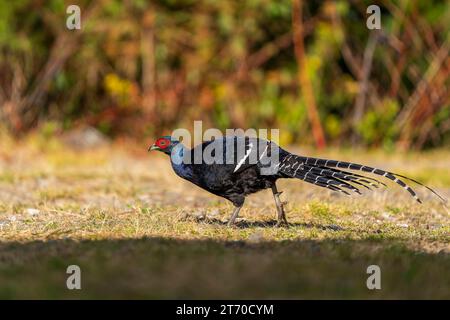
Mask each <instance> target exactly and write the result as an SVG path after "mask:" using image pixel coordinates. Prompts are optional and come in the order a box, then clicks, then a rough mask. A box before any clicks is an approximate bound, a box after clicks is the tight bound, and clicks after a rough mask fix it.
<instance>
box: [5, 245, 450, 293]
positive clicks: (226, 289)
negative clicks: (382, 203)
mask: <svg viewBox="0 0 450 320" xmlns="http://www.w3.org/2000/svg"><path fill="white" fill-rule="evenodd" d="M237 242H239V243H237ZM418 253H419V252H417V251H415V250H412V249H409V248H407V247H405V246H404V245H403V244H402V243H401V241H398V240H397V239H389V240H379V241H374V240H342V241H335V240H331V239H328V240H300V239H299V240H292V239H291V240H288V239H286V240H283V241H273V240H270V241H261V242H258V243H254V242H250V241H245V240H240V241H223V240H218V239H214V238H209V239H203V240H199V239H174V238H163V237H144V238H124V239H103V240H82V241H77V240H73V239H55V240H48V241H32V242H0V298H3V299H17V298H25V299H42V298H47V299H62V298H64V299H67V298H68V299H93V298H96V299H270V298H273V299H295V298H297V299H306V298H313V299H321V298H325V299H337V298H341V299H355V298H359V299H362V298H372V299H373V298H397V299H398V298H402V299H405V298H427V299H430V298H440V299H442V298H449V295H448V287H447V286H446V284H447V283H448V281H450V277H449V271H448V270H450V257H449V255H448V254H438V253H424V252H420V254H418ZM373 264H375V265H378V266H380V268H381V272H382V285H383V290H368V289H367V287H366V280H367V277H368V276H369V275H368V274H367V272H366V271H367V267H368V266H370V265H373ZM70 265H77V266H79V267H80V270H81V287H82V290H68V289H67V286H66V281H67V279H68V277H69V276H70V274H67V272H66V271H67V268H68V266H70ZM268 275H270V276H268Z"/></svg>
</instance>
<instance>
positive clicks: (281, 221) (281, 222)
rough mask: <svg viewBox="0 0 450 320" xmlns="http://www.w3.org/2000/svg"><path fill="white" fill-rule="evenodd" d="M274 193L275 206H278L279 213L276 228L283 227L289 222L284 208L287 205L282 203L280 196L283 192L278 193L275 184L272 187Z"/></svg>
mask: <svg viewBox="0 0 450 320" xmlns="http://www.w3.org/2000/svg"><path fill="white" fill-rule="evenodd" d="M272 193H273V198H274V199H275V205H276V206H277V212H278V219H277V224H276V226H277V227H279V226H281V225H287V224H288V222H287V220H286V214H285V213H284V207H283V205H284V204H285V203H283V202H281V200H280V194H281V193H282V191H281V192H278V190H277V186H276V184H275V183H274V184H273V186H272Z"/></svg>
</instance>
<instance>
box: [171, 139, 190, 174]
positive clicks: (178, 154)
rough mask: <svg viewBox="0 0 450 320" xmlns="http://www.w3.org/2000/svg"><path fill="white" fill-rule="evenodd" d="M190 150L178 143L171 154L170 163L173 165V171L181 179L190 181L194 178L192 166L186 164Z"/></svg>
mask: <svg viewBox="0 0 450 320" xmlns="http://www.w3.org/2000/svg"><path fill="white" fill-rule="evenodd" d="M188 152H189V150H188V149H187V148H186V147H185V146H184V145H183V144H181V143H178V144H177V145H176V146H175V147H173V149H172V152H171V154H170V162H171V164H172V168H173V171H175V173H176V174H177V175H178V176H180V177H181V178H184V179H187V180H189V179H190V178H192V165H191V164H186V163H185V161H184V159H185V156H186V155H187V153H188Z"/></svg>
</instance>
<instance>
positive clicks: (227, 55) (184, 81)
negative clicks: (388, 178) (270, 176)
mask: <svg viewBox="0 0 450 320" xmlns="http://www.w3.org/2000/svg"><path fill="white" fill-rule="evenodd" d="M70 4H77V5H79V6H80V7H81V25H82V27H81V30H68V29H67V28H66V19H67V17H68V16H69V15H68V14H67V13H66V8H67V7H68V6H69V5H70ZM371 4H377V5H379V6H380V8H381V23H382V29H381V30H379V31H377V30H368V28H367V27H366V19H367V17H368V14H367V13H366V9H367V7H368V6H369V5H371ZM449 29H450V9H449V3H448V1H437V0H433V1H408V0H398V1H301V0H246V1H240V0H226V1H215V0H154V1H144V0H124V1H118V0H99V1H73V0H71V1H64V0H46V1H40V0H16V1H9V0H0V120H1V125H0V126H1V127H3V130H7V131H9V132H10V133H12V134H14V135H16V136H19V137H20V136H22V135H23V134H25V133H27V132H29V131H30V130H34V129H36V128H38V129H39V130H43V131H44V132H48V133H50V134H53V133H55V134H59V133H61V132H64V131H67V130H71V129H75V128H79V127H83V126H89V127H94V128H97V129H98V130H100V131H102V132H103V133H104V134H106V135H108V136H111V137H113V138H114V137H119V136H124V135H125V136H131V137H135V138H140V139H142V138H143V137H148V136H154V135H159V134H162V133H170V132H171V131H172V130H173V129H175V128H177V127H187V128H191V127H192V125H193V120H203V121H204V122H205V123H204V125H203V128H206V127H208V126H210V127H217V128H220V129H225V128H244V129H245V128H250V127H253V128H280V129H281V132H280V133H281V138H282V141H281V142H282V143H304V144H312V145H315V146H317V147H323V146H326V145H328V146H329V145H334V146H351V145H352V146H355V145H360V146H365V147H382V148H387V149H389V150H392V149H394V148H396V149H425V148H433V147H445V146H449V145H450V102H449V101H450V99H449V97H450V94H449V74H450V59H449V55H448V53H449V49H450V40H449Z"/></svg>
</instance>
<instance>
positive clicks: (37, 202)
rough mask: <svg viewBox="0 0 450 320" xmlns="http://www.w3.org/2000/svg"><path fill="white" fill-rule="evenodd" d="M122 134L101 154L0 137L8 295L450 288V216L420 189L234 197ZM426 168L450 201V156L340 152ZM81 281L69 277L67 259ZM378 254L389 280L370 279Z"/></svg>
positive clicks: (415, 293)
mask: <svg viewBox="0 0 450 320" xmlns="http://www.w3.org/2000/svg"><path fill="white" fill-rule="evenodd" d="M145 147H146V146H145V145H142V146H136V145H127V147H125V143H121V144H119V143H117V144H114V145H112V146H109V147H104V148H101V149H97V150H91V151H74V150H70V149H67V148H64V147H63V146H62V145H61V144H60V143H59V142H58V141H57V140H54V139H51V140H43V138H41V137H35V136H34V137H30V138H28V140H26V141H23V142H21V143H17V142H14V141H12V140H8V139H7V138H3V139H2V140H1V141H0V239H1V243H0V297H3V298H44V297H47V298H71V297H75V298H377V297H378V298H450V295H449V292H450V274H449V271H448V270H450V268H449V267H450V258H449V252H450V251H449V232H450V224H449V214H448V212H447V211H446V210H445V209H444V208H443V206H442V205H440V204H439V202H438V201H437V200H436V198H435V197H433V196H432V195H430V194H429V193H428V192H427V191H426V190H424V189H423V188H416V189H417V190H418V191H419V194H420V195H421V197H422V198H423V200H424V204H423V205H418V204H416V203H415V202H414V201H412V200H411V198H409V197H408V194H407V193H406V192H404V190H402V189H401V188H396V187H394V186H391V188H389V189H388V190H380V191H377V192H374V193H371V194H366V195H364V196H359V197H358V196H355V197H344V196H340V195H337V194H333V193H330V192H328V191H323V190H322V189H320V188H318V187H314V186H311V185H307V184H305V183H303V182H300V181H293V180H292V181H282V182H281V183H280V186H279V189H281V190H283V191H285V193H284V194H283V196H282V198H284V199H286V200H289V205H288V220H289V222H290V223H291V225H290V227H289V228H274V227H273V225H274V219H275V206H274V204H273V200H272V196H271V193H270V191H263V192H261V193H258V194H256V195H253V196H251V197H249V199H248V200H247V203H246V206H245V207H244V209H243V210H242V211H241V217H242V219H241V220H240V222H239V223H238V226H237V227H236V228H228V227H227V226H226V225H225V221H226V220H227V219H228V217H229V215H230V213H231V210H232V206H231V205H230V204H228V203H226V201H225V200H222V199H220V198H217V197H216V196H214V195H210V194H208V193H206V192H205V191H203V190H200V189H198V188H197V187H194V186H192V185H191V184H189V183H187V182H184V181H183V180H181V179H179V178H178V177H176V176H175V174H174V173H173V172H172V170H171V168H170V165H169V162H168V159H166V158H165V157H164V155H161V154H150V155H148V154H147V153H146V152H144V151H143V150H145ZM322 156H323V157H339V158H340V159H343V160H346V159H351V160H353V161H358V162H364V163H367V164H369V165H378V166H380V167H383V168H387V169H391V170H392V171H394V172H399V173H404V174H407V175H409V176H411V177H413V178H419V179H420V180H422V181H424V182H426V183H427V184H429V185H431V186H433V187H436V188H437V189H438V190H439V191H440V192H441V193H442V194H443V195H444V196H445V197H446V198H450V192H449V191H450V178H449V174H448V172H449V169H450V162H449V161H448V159H449V158H450V153H449V152H448V151H440V152H434V153H429V154H407V155H396V156H387V155H385V154H382V153H374V152H371V153H369V154H367V153H363V152H361V153H358V154H353V153H350V152H343V153H342V152H341V153H336V152H333V151H330V152H329V153H328V154H322ZM74 263H75V264H78V265H80V267H81V269H82V275H83V289H82V290H81V291H78V292H74V291H69V290H67V289H66V287H65V279H66V276H67V275H66V274H65V269H66V267H67V266H68V265H69V264H74ZM370 264H378V265H380V267H381V268H382V273H383V278H382V287H383V289H382V290H380V291H376V292H374V291H369V290H368V289H367V288H366V285H365V284H366V278H367V276H368V275H367V274H366V268H367V266H368V265H370Z"/></svg>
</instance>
